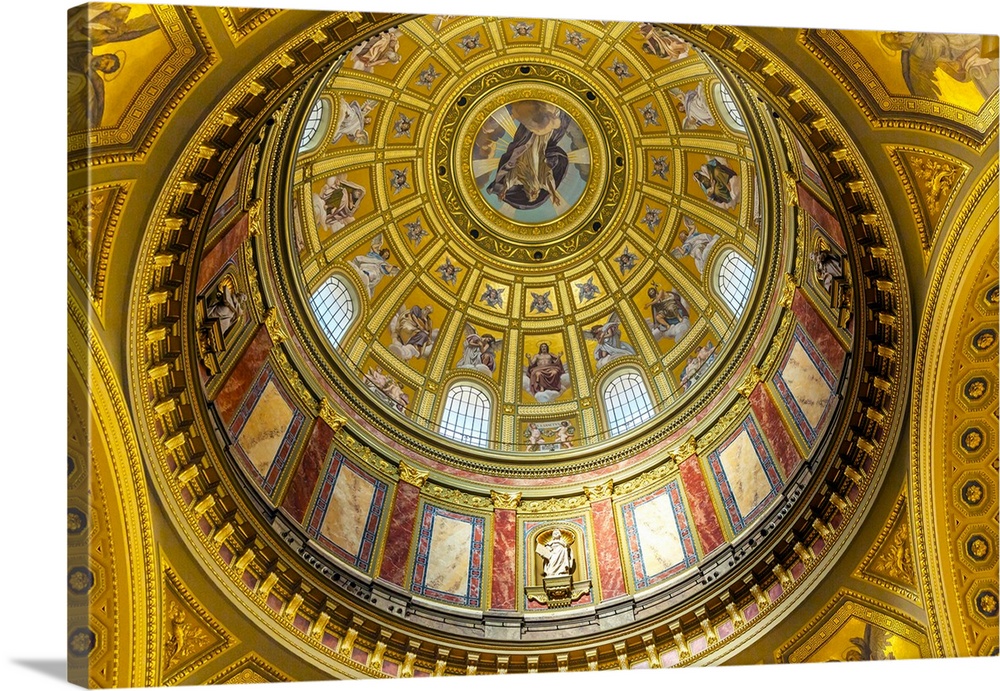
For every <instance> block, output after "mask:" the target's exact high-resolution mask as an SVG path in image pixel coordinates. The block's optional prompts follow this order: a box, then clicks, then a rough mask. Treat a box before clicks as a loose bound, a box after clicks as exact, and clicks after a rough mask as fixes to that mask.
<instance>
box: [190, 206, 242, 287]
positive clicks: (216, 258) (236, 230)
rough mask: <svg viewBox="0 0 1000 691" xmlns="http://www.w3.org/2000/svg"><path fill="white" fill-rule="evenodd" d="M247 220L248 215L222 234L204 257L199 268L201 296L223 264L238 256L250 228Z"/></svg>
mask: <svg viewBox="0 0 1000 691" xmlns="http://www.w3.org/2000/svg"><path fill="white" fill-rule="evenodd" d="M247 218H248V217H247V214H246V213H244V214H242V215H241V216H240V217H239V218H237V219H236V220H235V221H234V222H233V224H232V225H231V226H229V229H228V230H226V231H225V232H224V233H223V234H222V236H221V237H220V238H219V241H218V242H217V243H215V244H214V245H213V246H212V248H211V249H210V250H208V251H207V252H206V253H205V254H204V255H203V256H202V258H201V264H200V265H199V266H198V283H197V290H198V293H199V294H200V293H201V291H203V290H204V289H205V286H206V285H208V282H209V281H211V280H212V278H213V277H214V276H215V274H217V273H218V272H219V269H221V268H222V266H223V264H225V263H226V262H227V261H229V258H230V257H232V256H233V255H234V254H236V252H237V251H238V250H239V248H240V245H241V244H243V241H244V240H245V239H246V237H247V229H248V228H249V225H248V223H247Z"/></svg>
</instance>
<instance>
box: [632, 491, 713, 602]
mask: <svg viewBox="0 0 1000 691" xmlns="http://www.w3.org/2000/svg"><path fill="white" fill-rule="evenodd" d="M621 511H622V523H623V525H624V526H625V538H626V540H627V541H628V546H629V556H630V564H631V568H632V577H633V580H634V582H635V587H636V589H641V588H645V587H648V586H650V585H653V584H654V583H657V582H659V581H661V580H663V579H664V578H667V577H668V576H670V575H672V574H675V573H677V572H679V571H682V570H683V569H685V568H686V567H687V566H690V565H691V564H693V563H694V562H695V561H696V558H697V555H696V553H695V549H694V538H693V537H692V535H691V529H690V527H689V522H688V519H687V514H686V513H685V511H684V505H683V503H682V502H681V497H680V483H678V482H676V481H675V482H672V483H670V484H669V485H667V486H666V487H664V488H661V489H659V490H657V491H656V492H653V493H652V494H650V495H648V496H646V497H643V498H641V499H637V500H635V501H633V502H629V503H628V504H623V505H622V507H621Z"/></svg>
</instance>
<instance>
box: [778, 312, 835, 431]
mask: <svg viewBox="0 0 1000 691" xmlns="http://www.w3.org/2000/svg"><path fill="white" fill-rule="evenodd" d="M796 342H797V343H798V344H799V345H801V346H802V349H803V350H805V351H806V355H808V356H809V360H810V362H812V363H813V365H814V366H815V367H816V369H817V370H818V371H819V373H820V376H822V377H823V381H825V382H826V384H827V386H829V387H830V395H831V396H833V393H834V392H835V391H836V390H837V378H836V377H835V376H834V374H833V370H832V369H831V368H830V365H829V364H828V363H827V361H826V359H825V358H824V357H823V355H822V354H821V353H820V352H819V349H818V348H817V347H816V344H815V343H813V342H812V339H810V338H809V336H808V335H807V334H806V332H805V330H803V328H802V326H801V325H800V324H796V325H795V330H794V331H793V332H792V341H791V343H789V344H788V349H787V350H786V351H785V357H784V359H783V360H782V361H781V365H780V366H779V367H778V369H777V370H776V371H775V373H774V376H773V377H772V378H771V383H772V384H774V388H775V389H777V392H778V397H779V398H780V399H781V402H782V403H784V404H785V408H786V409H787V410H788V412H789V413H790V414H791V416H792V419H793V420H794V421H795V426H796V427H797V428H798V430H799V432H801V433H802V436H803V437H804V438H805V440H806V442H808V443H809V445H810V446H812V445H813V444H814V443H815V442H816V440H817V439H818V438H819V431H820V430H821V429H823V427H824V425H826V422H827V419H828V418H829V417H830V413H832V412H833V410H834V407H835V406H832V405H829V404H828V405H827V406H826V409H825V410H824V411H823V415H822V417H820V419H819V422H818V423H817V424H816V426H815V427H813V426H812V424H810V422H809V420H808V418H806V415H805V413H804V412H802V407H801V406H800V405H799V402H798V400H797V399H796V398H795V396H794V395H792V392H791V390H790V389H789V388H788V384H787V383H786V382H785V379H784V377H783V376H782V374H783V373H784V371H785V367H786V366H787V365H788V361H789V360H790V359H791V357H792V349H793V348H794V347H795V344H796Z"/></svg>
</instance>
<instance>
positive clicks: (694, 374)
mask: <svg viewBox="0 0 1000 691" xmlns="http://www.w3.org/2000/svg"><path fill="white" fill-rule="evenodd" d="M713 362H715V345H714V344H713V343H712V341H706V342H705V344H704V345H703V346H701V347H700V348H698V350H696V351H695V352H694V353H692V354H691V355H689V356H688V359H687V363H685V365H684V369H683V370H682V371H681V386H682V387H684V390H685V391H687V390H688V389H690V388H691V387H692V386H694V384H695V383H696V382H697V381H698V380H699V379H701V376H702V374H704V373H705V372H706V371H707V367H708V365H710V364H711V363H713Z"/></svg>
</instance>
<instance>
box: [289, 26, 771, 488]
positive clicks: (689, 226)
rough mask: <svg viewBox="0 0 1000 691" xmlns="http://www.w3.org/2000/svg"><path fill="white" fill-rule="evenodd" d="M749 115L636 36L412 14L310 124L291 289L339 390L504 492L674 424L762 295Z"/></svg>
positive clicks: (349, 61) (721, 78) (727, 370)
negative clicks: (539, 470)
mask: <svg viewBox="0 0 1000 691" xmlns="http://www.w3.org/2000/svg"><path fill="white" fill-rule="evenodd" d="M734 94H735V96H734ZM752 101H753V99H752V98H751V97H749V96H747V95H746V94H745V93H743V90H742V87H741V86H740V85H739V82H737V81H736V80H734V79H733V77H731V76H729V77H727V76H726V75H725V73H724V72H722V71H721V70H720V69H719V68H718V67H717V66H715V65H714V63H713V62H712V61H711V59H709V58H708V57H707V56H705V55H704V54H703V53H702V52H701V51H699V50H698V49H696V48H695V47H694V46H692V45H691V44H690V43H688V42H687V41H684V40H682V39H680V38H678V37H677V36H675V35H673V34H672V33H670V32H668V31H666V30H664V29H661V28H655V27H653V26H652V25H649V24H629V23H601V22H596V23H594V22H567V21H543V20H537V19H491V20H489V21H486V22H484V21H482V20H481V19H478V18H460V17H447V18H441V17H436V18H432V17H425V18H418V19H413V20H410V21H408V22H405V23H403V24H400V25H399V26H398V27H392V28H391V29H388V30H386V31H384V32H382V33H380V34H379V35H377V36H373V37H371V38H369V39H367V40H365V41H362V42H360V43H359V44H357V45H356V46H355V47H354V48H353V49H351V50H350V51H348V52H347V54H345V55H344V56H343V58H342V59H341V60H338V61H337V62H336V63H335V64H334V65H333V67H332V68H331V69H330V70H329V72H328V73H326V74H324V75H322V76H321V77H320V78H318V80H317V84H316V85H315V86H313V87H311V88H310V89H309V98H305V99H303V101H302V102H301V104H300V105H299V106H298V109H299V111H300V112H304V113H307V115H305V117H304V118H302V116H301V115H300V118H302V119H301V120H300V121H301V122H302V125H301V130H300V134H299V135H298V139H297V141H298V142H299V146H298V150H297V151H296V155H295V163H294V178H293V184H292V191H291V194H292V199H293V203H294V206H293V209H292V223H291V224H290V225H291V227H292V228H293V229H294V234H293V238H292V240H293V247H294V250H293V253H294V257H295V259H296V260H297V261H295V262H294V263H295V264H296V266H294V268H293V271H294V273H295V274H296V275H295V281H294V282H295V283H297V284H298V285H299V286H300V290H301V291H302V295H301V298H302V299H303V301H308V302H309V304H310V305H311V307H312V310H313V312H314V315H315V320H316V324H315V326H317V327H318V329H317V330H318V331H320V332H322V333H323V334H324V335H325V336H326V338H325V344H324V345H325V346H326V350H327V351H329V354H330V355H331V358H330V362H329V363H328V368H329V375H330V377H331V379H335V380H337V379H341V378H342V379H350V380H351V384H353V390H354V391H356V392H357V393H358V395H360V396H361V398H362V399H364V400H365V403H366V405H367V406H373V409H374V410H378V411H380V415H372V416H371V417H372V419H373V420H374V419H376V418H378V417H381V416H384V414H385V412H386V411H388V413H389V416H390V417H389V418H388V420H387V422H386V423H385V424H386V425H388V426H390V427H398V428H400V429H413V428H414V427H418V428H422V430H423V431H425V432H426V431H429V432H431V433H433V434H434V435H435V437H436V436H438V435H440V436H444V437H447V438H448V439H449V440H451V441H457V442H459V443H460V444H462V445H465V446H468V447H470V448H469V449H468V450H467V451H463V452H462V455H467V456H468V455H471V456H473V457H476V456H477V454H478V453H480V452H478V451H477V449H485V450H486V454H485V456H484V461H483V464H484V465H486V466H493V467H495V469H496V470H499V471H500V472H503V471H504V469H506V470H513V471H515V472H517V471H519V470H523V469H524V467H525V466H526V465H529V464H531V465H539V464H541V465H548V466H549V467H550V468H551V472H555V473H558V472H562V470H566V469H567V466H566V465H565V464H564V463H562V462H559V461H554V460H553V457H554V456H556V455H558V456H561V457H570V458H573V457H576V458H579V456H580V450H581V449H588V454H589V455H588V458H589V462H590V463H591V465H593V464H594V461H593V459H594V456H593V454H592V453H590V452H589V448H590V447H595V446H600V445H601V444H604V445H605V446H607V442H608V440H609V439H611V438H612V437H620V436H621V435H630V436H631V437H633V438H637V437H640V436H642V434H643V433H646V435H647V436H648V435H649V434H650V433H651V432H655V433H656V434H657V435H659V436H661V437H662V435H663V434H664V433H665V432H669V431H675V430H677V429H678V428H679V427H680V426H681V425H683V424H684V423H685V422H687V421H689V420H690V419H691V418H693V417H694V416H696V415H697V414H698V412H699V411H700V410H701V409H703V407H704V406H705V405H708V404H709V403H710V402H711V401H712V400H714V394H717V393H718V391H719V390H720V389H721V388H723V387H724V386H725V385H726V383H727V382H729V380H730V378H731V377H733V376H734V373H735V372H736V371H737V370H738V369H740V365H743V364H744V363H743V362H742V357H743V356H745V355H746V353H747V349H746V347H745V346H746V344H747V343H748V342H749V341H750V340H752V338H753V334H754V333H759V332H760V331H761V329H762V328H763V327H764V326H766V324H765V323H764V322H763V320H761V319H759V318H758V319H750V318H749V317H750V316H752V315H753V312H754V310H753V309H750V310H748V309H746V308H747V307H748V306H750V305H755V304H757V303H759V302H761V301H762V300H763V299H764V298H763V297H762V293H764V292H766V291H767V290H771V291H773V290H774V287H775V282H774V280H773V279H774V274H775V273H776V265H777V261H778V257H777V256H776V254H777V252H778V250H777V249H776V248H777V247H778V246H779V245H780V242H781V237H780V233H777V232H775V230H776V229H775V228H773V227H772V225H771V224H770V223H769V222H762V221H765V220H766V221H770V220H771V214H770V212H769V211H768V209H769V208H770V206H769V203H768V202H769V200H770V199H771V198H772V195H773V194H775V192H774V190H769V189H764V190H763V193H762V189H761V188H759V186H760V185H764V186H765V188H766V186H767V185H768V184H771V185H772V186H773V185H774V184H776V178H777V177H778V173H777V171H776V163H775V162H774V161H767V159H766V157H764V161H763V162H761V158H762V157H761V156H760V155H759V154H758V153H757V152H758V150H759V149H760V148H761V147H764V148H767V147H773V146H774V143H773V142H771V141H769V138H773V137H775V136H776V134H775V132H773V126H771V127H770V129H768V128H767V127H766V126H765V125H766V123H764V124H763V125H762V124H761V122H760V120H761V117H762V116H761V113H760V112H758V109H757V108H754V107H751V106H750V105H749V104H750V103H751V102H752ZM765 117H766V116H765ZM762 197H763V199H762ZM765 215H766V219H765V218H764V217H765ZM748 321H749V322H753V323H751V324H746V323H745V322H748ZM321 366H327V364H326V363H324V364H323V365H321ZM730 388H731V386H730ZM432 443H436V444H440V439H438V440H437V441H436V442H434V441H432ZM497 452H499V453H500V458H506V457H507V456H508V455H510V458H509V459H508V460H505V461H503V462H502V463H503V464H502V465H498V464H496V463H494V462H493V461H494V459H496V458H497ZM526 454H533V456H528V455H526ZM486 458H488V459H489V460H485V459H486ZM459 464H461V461H460V460H459ZM572 466H573V464H572V462H570V466H569V467H572ZM560 469H561V470H560Z"/></svg>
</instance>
